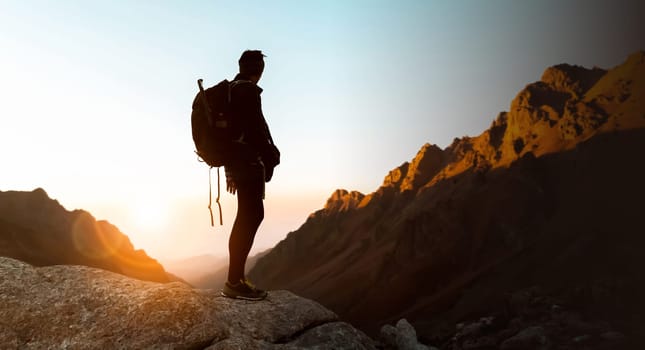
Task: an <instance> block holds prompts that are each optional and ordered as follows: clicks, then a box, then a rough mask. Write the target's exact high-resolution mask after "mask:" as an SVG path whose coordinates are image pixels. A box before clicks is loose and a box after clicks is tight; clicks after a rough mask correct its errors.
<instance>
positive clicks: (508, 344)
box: [500, 326, 548, 350]
mask: <svg viewBox="0 0 645 350" xmlns="http://www.w3.org/2000/svg"><path fill="white" fill-rule="evenodd" d="M547 345H548V338H547V336H546V334H545V331H544V328H542V327H540V326H533V327H528V328H526V329H524V330H523V331H521V332H519V333H517V334H516V335H514V336H512V337H511V338H508V339H506V340H504V342H502V345H501V346H500V349H502V350H511V349H523V350H528V349H543V348H546V347H547Z"/></svg>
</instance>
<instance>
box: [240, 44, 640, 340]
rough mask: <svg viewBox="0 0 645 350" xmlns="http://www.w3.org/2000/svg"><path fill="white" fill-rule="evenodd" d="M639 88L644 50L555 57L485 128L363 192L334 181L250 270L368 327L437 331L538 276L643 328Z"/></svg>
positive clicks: (549, 289) (628, 327) (444, 335)
mask: <svg viewBox="0 0 645 350" xmlns="http://www.w3.org/2000/svg"><path fill="white" fill-rule="evenodd" d="M644 97H645V52H638V53H635V54H633V55H631V56H630V57H629V58H628V59H627V60H626V62H624V63H623V64H621V65H619V66H617V67H615V68H613V69H610V70H608V71H606V70H603V69H599V68H593V69H586V68H583V67H578V66H571V65H567V64H561V65H557V66H554V67H550V68H548V69H547V70H546V71H545V72H544V74H543V76H542V78H541V80H540V81H538V82H535V83H532V84H529V85H527V86H526V87H525V88H524V89H523V90H522V91H520V92H519V93H518V95H517V96H516V97H515V98H514V99H513V101H512V103H511V105H510V110H509V111H508V112H502V113H500V114H499V116H498V117H497V118H496V119H495V120H494V121H493V123H492V125H491V127H490V128H489V129H488V130H486V131H484V132H483V133H482V134H481V135H479V136H477V137H463V138H459V139H455V141H454V142H453V143H452V145H450V146H449V147H447V148H446V149H444V150H442V149H440V148H439V147H437V146H434V145H430V144H426V145H424V146H423V147H422V148H421V150H420V151H419V152H418V154H417V155H416V156H415V157H414V159H413V160H412V161H411V162H406V163H403V164H402V165H401V166H399V167H397V168H395V169H393V170H392V171H390V173H389V174H388V175H387V176H386V177H385V179H384V182H383V185H382V186H381V187H380V188H378V189H377V190H376V191H375V192H373V193H371V194H367V195H364V194H361V193H358V192H348V191H346V190H337V191H336V192H335V193H334V194H332V196H331V198H330V199H329V200H328V202H327V204H326V205H325V207H324V208H323V209H321V210H319V211H317V212H315V213H313V214H312V215H310V217H309V218H308V219H307V221H306V222H305V223H304V224H303V225H302V226H301V227H300V228H299V229H298V230H296V231H294V232H291V233H290V234H289V235H288V236H287V238H286V239H284V240H283V241H282V242H280V243H279V244H278V245H277V246H276V247H275V248H273V249H272V251H271V252H270V253H269V254H267V255H266V256H265V257H263V258H261V259H259V260H258V262H257V263H256V265H255V267H254V268H253V269H252V271H251V272H250V278H251V279H252V280H254V281H256V282H257V284H258V285H259V286H261V287H265V288H270V289H289V290H291V291H293V292H295V293H297V294H299V295H302V296H304V297H307V298H312V299H314V300H317V301H319V302H321V303H322V304H323V305H325V306H327V307H329V308H331V309H332V310H334V311H335V312H337V313H338V314H339V315H340V316H341V317H343V318H345V319H346V320H348V321H350V322H352V323H353V324H354V325H356V326H359V327H360V328H362V329H363V330H366V331H368V333H371V334H374V333H375V331H376V330H377V329H378V327H380V325H382V324H385V323H391V322H392V321H394V320H396V319H399V318H401V317H406V318H408V319H410V320H411V321H413V323H414V324H415V326H416V327H417V328H418V329H419V332H420V333H421V334H422V335H424V336H425V337H426V338H436V339H439V340H440V341H441V342H445V341H446V339H449V337H450V336H451V335H454V334H455V328H454V325H455V323H457V322H459V321H463V320H468V319H472V318H476V317H478V316H481V315H486V314H488V313H492V312H494V311H495V310H497V311H498V312H500V313H504V312H503V311H500V310H503V309H504V307H505V306H504V305H506V304H505V303H507V302H508V297H509V295H513V293H515V292H517V291H519V290H523V289H525V288H530V287H534V286H538V287H540V288H544V290H545V293H555V294H554V295H557V296H558V298H561V299H563V300H565V301H564V302H567V301H568V302H570V304H571V307H572V308H577V309H578V310H579V311H580V312H584V313H585V315H587V314H589V315H596V316H597V317H600V318H602V319H604V320H607V322H611V323H612V324H615V325H616V327H619V328H621V329H622V330H624V332H627V333H628V334H631V335H632V336H639V334H640V337H642V334H643V332H642V330H643V329H645V328H643V329H641V328H640V327H641V326H642V323H639V322H636V321H635V320H637V319H639V317H641V319H642V317H645V312H644V310H645V304H644V303H643V301H641V298H640V297H637V296H638V295H642V293H643V292H645V288H644V287H643V286H644V285H645V281H644V279H643V275H642V273H640V272H639V271H640V266H643V264H645V255H643V254H641V253H639V252H642V250H643V249H644V248H645V238H644V237H645V236H643V235H642V231H643V230H642V219H641V216H642V213H643V212H645V210H644V209H645V208H644V206H643V198H645V186H644V185H643V181H642V179H643V178H645V170H644V169H645V166H643V164H642V160H641V159H640V158H642V157H641V154H642V153H643V150H645V101H644V99H645V98H644ZM599 290H601V291H602V292H598V291H599ZM639 293H640V294H639ZM590 295H591V296H590ZM576 302H577V303H576ZM507 316H508V315H507ZM500 342H501V340H499V341H498V342H497V343H495V344H494V345H493V346H499V345H500ZM434 343H437V342H434ZM453 345H455V344H453ZM460 346H462V345H460V344H456V345H455V346H453V348H461V347H460Z"/></svg>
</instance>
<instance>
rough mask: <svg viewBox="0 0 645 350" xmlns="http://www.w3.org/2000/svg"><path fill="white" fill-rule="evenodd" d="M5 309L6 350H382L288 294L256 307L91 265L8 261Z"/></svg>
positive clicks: (3, 270) (1, 324)
mask: <svg viewBox="0 0 645 350" xmlns="http://www.w3.org/2000/svg"><path fill="white" fill-rule="evenodd" d="M0 305H2V308H0V348H2V349H18V348H20V349H42V348H72V349H110V348H119V349H144V348H155V349H158V348H161V349H204V348H209V349H300V348H319V349H329V348H339V349H345V348H347V349H350V348H351V349H373V348H374V345H373V342H372V340H371V339H369V338H368V337H367V336H366V335H364V334H363V333H362V332H360V331H358V330H356V329H354V328H352V327H351V326H349V325H348V324H346V323H342V322H339V321H338V318H337V316H336V315H335V314H334V313H333V312H331V311H329V310H327V309H325V308H324V307H322V306H321V305H320V304H318V303H316V302H313V301H311V300H307V299H304V298H300V297H298V296H296V295H294V294H292V293H290V292H288V291H271V292H270V293H269V297H268V298H267V299H266V300H264V301H261V302H248V301H241V300H233V299H228V298H224V297H221V296H220V295H219V293H218V292H217V291H215V290H199V289H193V288H191V287H190V286H188V285H186V284H184V283H181V282H174V283H165V284H162V283H155V282H146V281H140V280H136V279H132V278H128V277H125V276H123V275H120V274H116V273H112V272H109V271H105V270H101V269H96V268H89V267H85V266H62V265H61V266H49V267H39V268H36V267H33V266H31V265H28V264H26V263H24V262H21V261H18V260H14V259H10V258H0ZM339 344H350V345H348V347H337V345H339Z"/></svg>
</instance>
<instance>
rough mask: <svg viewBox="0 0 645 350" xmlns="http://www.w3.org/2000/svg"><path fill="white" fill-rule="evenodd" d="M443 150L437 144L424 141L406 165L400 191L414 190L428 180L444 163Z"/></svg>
mask: <svg viewBox="0 0 645 350" xmlns="http://www.w3.org/2000/svg"><path fill="white" fill-rule="evenodd" d="M444 161H445V157H444V153H443V150H441V148H439V147H437V145H431V144H429V143H426V144H425V145H423V146H422V147H421V149H420V150H419V152H417V155H416V156H415V157H414V159H412V162H411V163H410V165H409V166H408V171H407V173H406V175H405V178H404V179H403V181H402V182H401V186H400V189H401V191H402V192H403V191H416V190H418V189H419V188H420V187H421V186H423V185H424V184H426V183H427V182H428V181H430V180H431V179H432V178H433V177H434V176H435V175H436V174H437V173H438V172H439V170H441V168H442V167H443V165H444Z"/></svg>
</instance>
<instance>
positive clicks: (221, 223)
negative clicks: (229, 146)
mask: <svg viewBox="0 0 645 350" xmlns="http://www.w3.org/2000/svg"><path fill="white" fill-rule="evenodd" d="M212 169H213V167H210V168H209V169H208V211H209V212H210V213H211V226H215V222H214V220H213V209H212V208H211V204H212V203H213V186H212V185H211V170H212ZM219 197H220V179H219V167H218V168H217V198H215V203H217V207H218V208H219V224H220V225H224V221H223V220H222V204H221V203H220V202H219Z"/></svg>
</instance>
